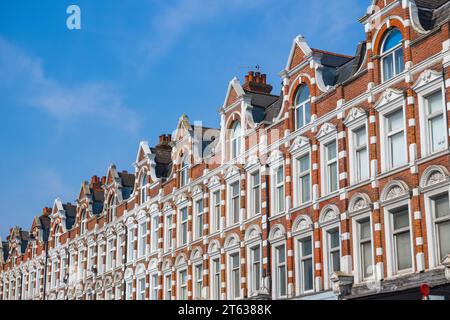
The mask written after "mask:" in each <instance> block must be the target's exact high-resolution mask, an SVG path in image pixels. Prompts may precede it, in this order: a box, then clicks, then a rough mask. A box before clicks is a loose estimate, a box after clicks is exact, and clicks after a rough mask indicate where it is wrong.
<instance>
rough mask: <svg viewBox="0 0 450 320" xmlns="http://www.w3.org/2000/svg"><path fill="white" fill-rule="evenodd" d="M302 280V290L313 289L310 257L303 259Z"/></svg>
mask: <svg viewBox="0 0 450 320" xmlns="http://www.w3.org/2000/svg"><path fill="white" fill-rule="evenodd" d="M303 281H304V282H305V283H304V290H305V291H309V290H312V289H314V287H313V285H314V284H313V281H314V279H313V261H312V259H308V260H305V261H304V262H303Z"/></svg>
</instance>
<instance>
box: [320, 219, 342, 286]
mask: <svg viewBox="0 0 450 320" xmlns="http://www.w3.org/2000/svg"><path fill="white" fill-rule="evenodd" d="M338 216H340V215H338ZM321 227H322V239H323V241H322V245H323V270H324V272H323V278H324V283H323V284H324V285H323V287H324V289H325V290H329V289H331V288H332V285H331V274H330V270H331V263H332V262H331V261H330V250H329V248H330V241H329V237H328V236H329V233H330V232H331V231H333V230H336V229H337V230H338V232H339V253H340V263H339V264H340V267H341V269H342V262H343V261H342V231H341V225H340V221H339V220H333V221H330V222H327V223H325V224H323V225H322V226H321Z"/></svg>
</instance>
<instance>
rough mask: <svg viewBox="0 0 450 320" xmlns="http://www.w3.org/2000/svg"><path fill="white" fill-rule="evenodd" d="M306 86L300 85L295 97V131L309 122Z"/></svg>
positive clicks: (309, 108) (307, 89)
mask: <svg viewBox="0 0 450 320" xmlns="http://www.w3.org/2000/svg"><path fill="white" fill-rule="evenodd" d="M310 100H311V99H310V93H309V88H308V86H307V85H302V86H300V87H299V88H298V90H297V95H296V96H295V120H296V129H297V130H298V129H301V128H303V127H305V126H307V125H308V124H309V123H310V122H311V102H310Z"/></svg>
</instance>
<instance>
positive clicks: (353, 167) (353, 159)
mask: <svg viewBox="0 0 450 320" xmlns="http://www.w3.org/2000/svg"><path fill="white" fill-rule="evenodd" d="M363 127H364V129H365V131H366V141H365V149H366V151H367V161H366V163H365V164H366V166H367V177H361V176H360V174H361V173H360V171H361V169H360V168H359V166H358V152H359V151H360V150H362V149H363V147H361V146H360V147H359V148H358V147H357V146H356V132H357V131H359V130H361V129H362V128H363ZM348 129H349V130H348V131H349V139H348V142H349V147H350V159H349V161H350V183H351V184H357V183H361V182H364V181H367V180H369V179H370V176H371V174H370V138H369V123H368V121H367V118H366V117H365V118H363V119H362V121H358V122H357V123H355V124H353V125H352V126H351V127H349V128H348Z"/></svg>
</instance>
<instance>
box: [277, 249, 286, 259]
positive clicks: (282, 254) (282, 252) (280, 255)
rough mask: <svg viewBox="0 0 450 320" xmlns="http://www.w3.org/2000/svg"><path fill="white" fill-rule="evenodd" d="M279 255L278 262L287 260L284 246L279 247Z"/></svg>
mask: <svg viewBox="0 0 450 320" xmlns="http://www.w3.org/2000/svg"><path fill="white" fill-rule="evenodd" d="M277 256H278V263H284V262H285V261H286V255H285V253H284V246H281V247H279V248H277Z"/></svg>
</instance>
